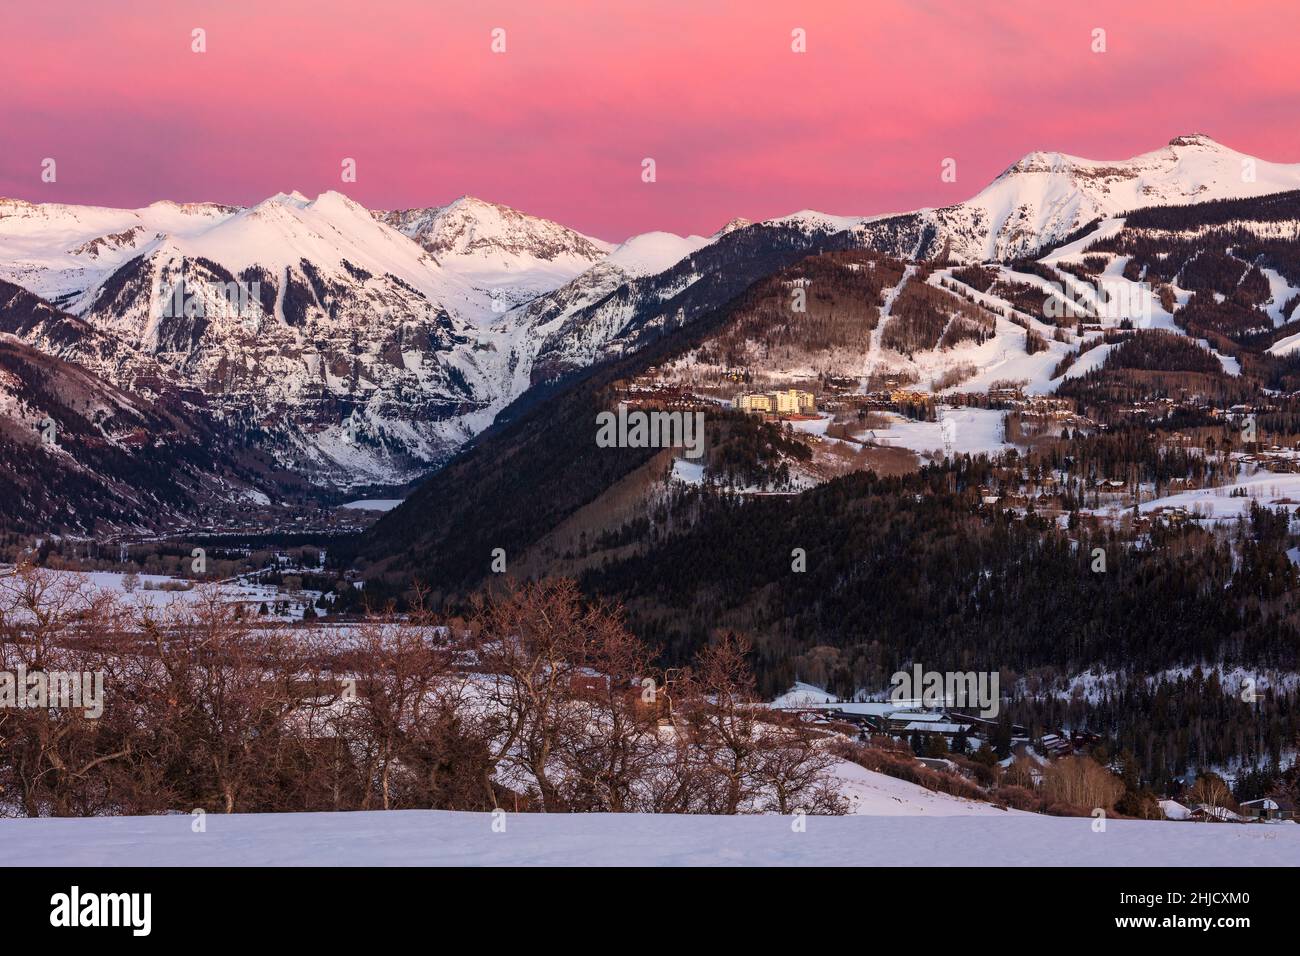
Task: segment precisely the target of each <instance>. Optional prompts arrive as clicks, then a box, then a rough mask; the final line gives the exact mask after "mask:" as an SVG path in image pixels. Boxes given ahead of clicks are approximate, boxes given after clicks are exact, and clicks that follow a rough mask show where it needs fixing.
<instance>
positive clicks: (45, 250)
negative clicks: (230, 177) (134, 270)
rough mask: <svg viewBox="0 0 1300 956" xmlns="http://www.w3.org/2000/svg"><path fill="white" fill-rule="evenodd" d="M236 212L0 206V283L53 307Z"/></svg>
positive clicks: (205, 207) (194, 206)
mask: <svg viewBox="0 0 1300 956" xmlns="http://www.w3.org/2000/svg"><path fill="white" fill-rule="evenodd" d="M238 211H239V209H238V207H235V206H223V205H219V204H217V203H174V202H156V203H153V204H152V205H150V206H146V207H145V208H143V209H110V208H106V207H103V206H70V205H64V204H62V203H30V202H24V201H23V200H21V199H0V279H8V280H9V281H10V282H14V283H16V284H18V285H21V286H23V287H24V288H26V289H28V290H29V291H31V292H35V293H36V294H37V295H39V296H41V297H42V298H44V299H48V300H50V301H51V302H54V303H56V304H59V303H60V302H61V301H63V300H67V299H70V298H72V297H74V296H76V295H78V294H80V293H82V292H84V291H85V290H86V289H87V288H88V287H90V286H91V285H94V284H95V283H96V282H97V281H100V280H102V279H104V278H105V277H107V276H108V275H109V274H110V273H111V272H112V271H113V270H114V269H116V268H117V267H118V266H120V265H121V264H122V263H124V262H126V261H127V260H128V259H130V258H131V257H133V256H135V255H137V254H138V253H139V251H140V250H141V249H143V248H144V247H145V246H148V245H149V244H150V243H152V242H155V241H157V240H158V239H160V238H161V237H163V236H168V235H170V236H177V237H183V236H191V235H196V234H198V233H201V232H203V231H205V230H207V229H210V228H211V227H212V226H214V225H216V224H217V223H219V222H222V221H223V220H225V219H228V218H229V217H230V216H233V215H234V214H235V213H237V212H238Z"/></svg>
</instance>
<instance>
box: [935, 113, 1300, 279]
mask: <svg viewBox="0 0 1300 956" xmlns="http://www.w3.org/2000/svg"><path fill="white" fill-rule="evenodd" d="M1291 189H1300V163H1292V164H1289V165H1287V164H1281V163H1270V162H1266V161H1264V160H1262V159H1256V158H1254V157H1251V156H1247V155H1245V154H1244V153H1239V152H1237V151H1236V150H1233V149H1229V148H1228V147H1226V146H1224V145H1222V144H1221V143H1217V142H1215V141H1214V140H1212V139H1210V137H1208V136H1203V135H1199V134H1196V135H1190V136H1177V137H1175V138H1174V139H1172V140H1171V141H1170V142H1169V145H1168V146H1165V147H1163V148H1161V149H1158V150H1155V151H1154V152H1150V153H1143V154H1142V155H1141V156H1135V157H1133V158H1132V159H1125V160H1115V161H1107V160H1095V159H1083V158H1081V157H1078V156H1068V155H1066V154H1064V153H1051V152H1033V153H1030V154H1029V155H1027V156H1025V157H1024V158H1023V159H1021V160H1020V161H1019V162H1017V163H1014V164H1013V165H1012V166H1010V167H1009V168H1008V169H1007V170H1006V172H1004V173H1003V174H1002V175H1001V176H999V177H998V178H997V179H995V180H994V181H993V182H992V183H990V184H989V185H988V186H987V187H986V188H985V189H984V190H982V191H981V192H980V193H979V194H978V195H976V196H975V197H974V198H972V199H968V200H967V201H966V202H963V203H958V204H957V205H955V206H948V207H945V208H943V209H936V210H927V211H926V212H925V213H924V215H926V216H927V218H931V219H932V220H933V222H934V223H935V225H936V227H937V228H938V229H939V230H940V232H941V233H942V234H943V237H944V238H948V239H951V241H952V248H951V254H952V255H953V256H954V257H956V258H960V259H966V260H993V259H1009V258H1015V257H1017V256H1023V255H1028V254H1030V253H1032V252H1034V251H1036V250H1038V249H1040V248H1042V247H1044V246H1045V245H1047V244H1049V243H1051V242H1054V241H1056V240H1059V239H1061V238H1064V237H1065V236H1068V235H1069V234H1070V233H1071V232H1073V231H1074V230H1076V229H1078V228H1079V227H1080V226H1083V225H1085V224H1086V223H1089V222H1091V221H1093V220H1094V219H1097V218H1109V217H1113V216H1117V215H1119V214H1120V213H1123V212H1126V211H1128V210H1132V209H1139V208H1142V207H1146V206H1181V205H1187V204H1188V203H1198V202H1205V201H1207V200H1211V199H1239V198H1245V197H1249V196H1263V195H1268V194H1270V193H1277V192H1285V191H1287V190H1291Z"/></svg>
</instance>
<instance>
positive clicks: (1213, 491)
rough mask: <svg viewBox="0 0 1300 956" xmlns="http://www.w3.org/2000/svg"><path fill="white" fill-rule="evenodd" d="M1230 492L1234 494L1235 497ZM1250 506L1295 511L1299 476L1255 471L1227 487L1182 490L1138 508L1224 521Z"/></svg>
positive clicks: (1299, 481) (1248, 508) (1246, 511)
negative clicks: (1184, 511) (1178, 511)
mask: <svg viewBox="0 0 1300 956" xmlns="http://www.w3.org/2000/svg"><path fill="white" fill-rule="evenodd" d="M1233 491H1236V492H1237V494H1236V495H1235V496H1234V495H1233V494H1232V492H1233ZM1252 503H1256V504H1259V505H1261V506H1266V507H1271V508H1276V507H1286V508H1287V510H1288V511H1294V510H1295V507H1296V505H1297V504H1300V474H1287V473H1277V472H1271V471H1264V472H1257V473H1255V474H1253V475H1251V476H1249V477H1246V478H1241V479H1239V480H1238V481H1236V482H1234V483H1233V484H1230V485H1222V486H1220V487H1218V488H1198V489H1196V490H1195V491H1183V492H1179V493H1178V494H1175V495H1168V496H1166V497H1164V498H1157V499H1155V500H1154V501H1147V502H1143V503H1142V504H1141V505H1139V508H1140V510H1141V511H1143V512H1144V513H1145V512H1150V511H1154V510H1155V509H1157V508H1170V507H1173V508H1186V509H1187V510H1188V511H1190V512H1192V513H1194V514H1197V515H1204V516H1205V517H1207V518H1211V519H1213V520H1215V521H1225V520H1230V519H1233V518H1236V517H1237V516H1238V515H1243V514H1248V513H1249V512H1250V506H1251V504H1252Z"/></svg>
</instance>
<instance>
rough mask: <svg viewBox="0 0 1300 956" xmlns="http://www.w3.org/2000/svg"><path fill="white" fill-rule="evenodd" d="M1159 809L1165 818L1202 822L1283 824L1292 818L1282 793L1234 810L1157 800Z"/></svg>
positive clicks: (1291, 809) (1292, 811) (1291, 802)
mask: <svg viewBox="0 0 1300 956" xmlns="http://www.w3.org/2000/svg"><path fill="white" fill-rule="evenodd" d="M1160 810H1161V812H1162V813H1164V815H1165V817H1166V819H1169V820H1191V821H1195V822H1203V823H1286V822H1294V821H1295V820H1296V812H1295V811H1296V808H1295V801H1294V800H1291V799H1289V798H1288V797H1283V796H1272V797H1260V798H1259V799H1258V800H1247V801H1245V802H1244V803H1241V804H1239V805H1238V808H1237V809H1236V810H1229V809H1228V808H1227V807H1216V806H1211V805H1210V804H1208V803H1197V804H1194V805H1192V806H1190V807H1189V806H1185V805H1184V804H1181V803H1179V802H1178V801H1177V800H1161V801H1160Z"/></svg>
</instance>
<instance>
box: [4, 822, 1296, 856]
mask: <svg viewBox="0 0 1300 956" xmlns="http://www.w3.org/2000/svg"><path fill="white" fill-rule="evenodd" d="M191 823H192V820H191V817H190V816H188V815H177V816H163V817H100V818H93V819H66V818H65V819H40V820H3V821H0V841H3V845H4V847H5V851H6V852H5V855H6V858H7V859H9V860H12V861H21V862H22V863H24V864H30V865H50V866H128V865H129V866H428V865H452V866H501V865H505V866H511V865H514V866H519V865H522V866H743V865H750V866H889V867H898V866H1294V865H1296V864H1297V862H1300V826H1295V825H1277V826H1267V825H1260V824H1253V825H1234V824H1204V823H1170V822H1159V823H1157V822H1147V821H1130V820H1121V821H1110V822H1109V823H1108V824H1107V827H1106V831H1105V832H1104V833H1096V832H1094V831H1093V828H1092V824H1093V821H1092V820H1091V818H1078V817H1041V816H1034V815H1032V814H1025V815H1021V816H1009V815H1003V816H1001V817H998V818H995V819H990V818H986V817H970V816H966V817H960V816H954V817H936V818H933V819H924V818H921V817H886V816H850V817H809V818H808V819H807V828H806V830H805V831H804V832H797V831H796V830H795V829H794V828H793V827H792V825H791V824H792V821H791V818H789V817H782V816H736V817H708V816H658V815H642V814H575V815H564V814H507V815H506V816H505V818H504V823H505V828H504V831H503V832H497V831H499V830H500V829H501V828H500V827H499V826H498V827H497V828H496V830H494V828H493V818H492V815H491V814H487V813H453V812H448V811H438V810H392V811H387V812H385V811H364V812H356V813H295V814H248V815H244V814H236V815H234V816H220V815H216V814H209V815H208V817H207V820H206V832H203V833H194V832H193V831H192V829H191Z"/></svg>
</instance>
